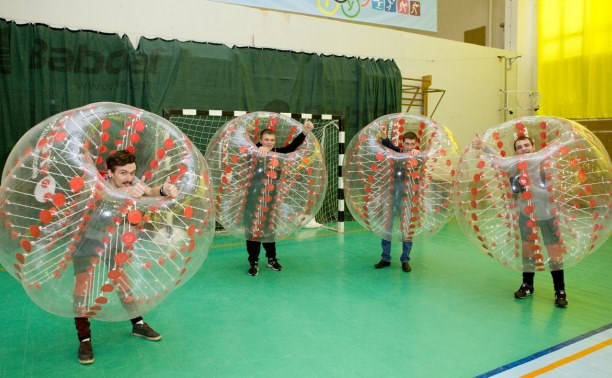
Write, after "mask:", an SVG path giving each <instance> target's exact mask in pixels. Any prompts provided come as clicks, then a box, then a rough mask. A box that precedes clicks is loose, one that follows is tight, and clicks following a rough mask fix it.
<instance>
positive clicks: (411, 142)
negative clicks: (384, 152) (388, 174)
mask: <svg viewBox="0 0 612 378" xmlns="http://www.w3.org/2000/svg"><path fill="white" fill-rule="evenodd" d="M418 147H419V145H418V143H417V141H416V139H408V138H406V139H404V145H403V146H402V152H410V151H412V150H414V149H415V148H418Z"/></svg>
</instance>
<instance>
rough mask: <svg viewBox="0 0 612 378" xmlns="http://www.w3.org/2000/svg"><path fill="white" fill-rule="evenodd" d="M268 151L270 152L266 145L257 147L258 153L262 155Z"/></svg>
mask: <svg viewBox="0 0 612 378" xmlns="http://www.w3.org/2000/svg"><path fill="white" fill-rule="evenodd" d="M268 152H270V149H269V148H268V147H264V146H261V147H259V152H258V155H259V156H261V157H264V156H266V155H267V154H268Z"/></svg>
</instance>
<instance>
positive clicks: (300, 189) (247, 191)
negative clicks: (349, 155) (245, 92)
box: [205, 112, 327, 242]
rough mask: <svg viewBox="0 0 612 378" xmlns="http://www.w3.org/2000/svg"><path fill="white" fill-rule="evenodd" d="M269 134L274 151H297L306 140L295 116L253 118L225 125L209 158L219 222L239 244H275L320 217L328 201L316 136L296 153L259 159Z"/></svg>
mask: <svg viewBox="0 0 612 378" xmlns="http://www.w3.org/2000/svg"><path fill="white" fill-rule="evenodd" d="M264 129H270V130H273V131H274V132H275V140H276V144H275V148H281V149H283V147H287V148H288V149H289V150H292V149H293V147H294V146H295V144H296V143H295V142H296V141H299V140H300V139H303V138H304V136H303V135H302V124H300V123H299V122H298V121H296V120H294V119H292V118H290V117H287V116H284V115H281V114H278V113H268V112H255V113H249V114H246V115H243V116H240V117H237V118H234V119H232V120H230V121H228V122H227V123H226V124H225V125H223V127H221V128H220V129H219V130H218V131H217V133H216V134H215V135H214V136H213V138H212V139H211V141H210V143H209V145H208V148H207V150H206V154H205V156H206V161H207V162H208V164H209V167H210V172H211V179H212V183H213V188H214V197H215V206H216V210H217V221H218V222H219V223H220V224H221V225H222V226H223V227H224V228H225V229H226V230H227V231H228V232H229V233H230V234H232V235H234V236H236V237H238V238H240V239H243V240H253V241H260V242H274V241H277V240H280V239H283V238H285V237H287V236H288V235H290V234H291V233H293V232H294V231H296V230H297V229H299V228H300V227H301V225H302V224H303V223H305V222H308V220H309V219H310V218H312V217H314V216H315V215H316V213H317V211H318V210H319V209H320V207H321V205H322V204H323V199H324V198H325V191H326V189H327V171H326V169H325V160H324V157H323V151H322V150H321V146H320V145H319V142H318V141H317V139H316V137H315V136H314V134H313V133H307V135H306V137H305V139H303V143H301V144H300V145H299V146H297V149H295V150H294V151H292V152H287V153H282V152H269V153H268V154H267V155H266V156H259V153H258V147H257V146H256V144H257V142H258V141H259V138H260V133H261V131H262V130H264ZM297 138H299V139H297ZM292 142H294V143H293V144H292Z"/></svg>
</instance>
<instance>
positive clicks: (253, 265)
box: [249, 261, 259, 276]
mask: <svg viewBox="0 0 612 378" xmlns="http://www.w3.org/2000/svg"><path fill="white" fill-rule="evenodd" d="M258 272H259V264H258V263H257V261H255V262H252V263H251V265H250V266H249V274H250V275H251V276H256V275H257V273H258Z"/></svg>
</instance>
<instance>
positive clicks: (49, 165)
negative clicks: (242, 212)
mask: <svg viewBox="0 0 612 378" xmlns="http://www.w3.org/2000/svg"><path fill="white" fill-rule="evenodd" d="M124 149H126V150H128V151H130V152H132V153H133V154H134V155H135V156H136V164H137V172H136V174H137V177H138V178H141V179H142V180H145V183H146V184H147V185H149V186H150V187H154V186H158V185H161V184H162V183H164V182H165V180H166V179H167V178H170V181H171V182H172V183H174V184H175V185H176V186H177V188H178V189H179V190H180V194H179V195H178V196H176V197H174V198H170V197H161V196H159V197H157V196H151V197H142V198H137V199H136V198H133V197H131V196H129V195H127V194H125V192H122V191H120V190H118V189H116V187H115V186H113V185H111V183H110V182H109V181H108V179H107V178H106V177H105V175H106V172H107V168H106V163H105V161H106V158H107V157H108V156H109V155H110V154H111V153H113V152H114V151H117V150H124ZM0 217H1V219H2V223H3V226H4V227H3V228H2V231H0V242H1V243H2V245H3V246H4V248H2V250H1V251H0V262H1V263H2V265H3V266H4V267H5V268H6V270H7V271H8V272H9V273H10V274H11V275H12V276H14V277H15V278H16V279H17V280H19V281H20V282H21V284H22V285H23V287H24V289H25V290H26V292H27V293H28V295H29V296H30V298H31V299H32V300H33V301H34V302H35V303H36V304H37V305H39V306H40V307H41V308H43V309H44V310H46V311H49V312H51V313H54V314H57V315H60V316H66V317H89V318H96V319H101V320H113V321H116V320H125V319H131V318H134V317H136V316H138V315H142V314H144V313H146V312H147V311H149V310H151V309H152V308H154V307H155V306H157V305H158V304H159V303H160V302H162V301H163V300H164V298H165V297H166V296H167V295H168V294H169V293H170V292H172V291H173V290H174V289H175V288H176V287H177V286H179V285H180V284H182V283H184V282H185V281H187V280H188V279H189V278H190V277H191V276H193V274H194V273H195V272H196V271H197V270H198V268H199V267H200V266H201V265H202V263H203V262H204V260H205V259H206V256H207V255H208V249H209V247H210V244H211V241H212V237H213V234H214V209H213V203H212V195H211V191H210V183H209V178H208V169H207V166H206V163H205V162H204V159H203V157H202V155H201V154H200V152H199V151H198V150H197V149H195V148H194V147H193V145H192V143H191V142H190V141H189V140H188V139H187V137H186V136H185V135H184V134H183V133H181V132H180V131H179V130H178V129H177V128H176V127H175V126H174V125H172V124H171V123H169V122H168V121H166V120H165V119H163V118H161V117H158V116H156V115H155V114H152V113H149V112H146V111H143V110H140V109H136V108H133V107H130V106H127V105H122V104H115V103H95V104H91V105H88V106H84V107H81V108H78V109H73V110H70V111H66V112H64V113H61V114H58V115H55V116H53V117H51V118H49V119H46V120H44V121H43V122H41V123H40V124H38V125H36V126H35V127H33V128H32V129H30V130H29V131H28V132H27V133H26V134H25V135H24V136H23V137H22V138H21V140H20V141H19V142H18V143H17V145H16V146H15V148H14V149H13V150H12V152H11V153H10V155H9V158H8V160H7V162H6V165H5V167H4V171H3V174H2V186H1V187H0Z"/></svg>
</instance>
